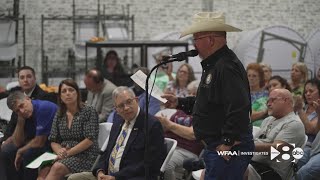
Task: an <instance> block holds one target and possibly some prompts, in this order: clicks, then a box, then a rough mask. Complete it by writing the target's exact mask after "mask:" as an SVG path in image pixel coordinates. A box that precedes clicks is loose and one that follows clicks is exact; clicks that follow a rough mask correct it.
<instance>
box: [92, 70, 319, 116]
mask: <svg viewBox="0 0 320 180" xmlns="http://www.w3.org/2000/svg"><path fill="white" fill-rule="evenodd" d="M89 72H90V71H89ZM87 74H88V73H87ZM181 74H186V73H181ZM248 76H249V75H248ZM89 79H93V78H92V77H90V76H89ZM270 82H271V80H270ZM270 84H271V83H270ZM306 85H307V84H306ZM269 86H271V85H269ZM270 89H271V88H270ZM317 92H319V91H317ZM309 94H310V93H309ZM315 94H317V93H315ZM111 104H112V103H111ZM300 114H301V112H300V113H299V115H300Z"/></svg>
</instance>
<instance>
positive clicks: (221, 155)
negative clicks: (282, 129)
mask: <svg viewBox="0 0 320 180" xmlns="http://www.w3.org/2000/svg"><path fill="white" fill-rule="evenodd" d="M235 31H241V30H240V29H238V28H235V27H233V26H231V25H228V24H226V23H225V17H224V15H223V13H221V12H201V13H197V14H195V16H194V18H193V23H192V25H191V26H189V27H188V28H186V29H185V30H184V31H182V33H181V37H183V36H186V35H189V34H192V35H193V39H194V46H195V48H196V50H198V52H199V56H200V57H201V58H202V59H203V60H202V62H201V65H202V68H203V72H202V77H201V82H200V85H199V88H198V93H197V96H196V97H188V98H176V97H174V96H172V95H168V94H165V95H163V97H164V98H166V99H167V100H168V102H167V103H166V105H167V106H168V107H176V108H178V109H182V110H184V111H186V112H189V113H192V115H193V119H194V120H193V130H194V133H195V136H196V138H197V140H199V141H201V142H202V143H203V144H204V145H205V147H206V148H205V152H204V155H203V157H204V162H205V165H206V170H205V180H209V179H210V180H212V179H239V180H240V179H243V174H244V172H245V170H246V169H247V166H248V164H249V162H250V160H251V156H245V155H238V154H239V152H252V151H253V150H254V144H253V138H252V126H251V121H250V113H251V102H250V90H249V83H248V79H247V73H246V71H245V69H244V67H243V65H242V63H241V62H240V60H239V59H238V57H237V56H236V55H235V54H234V53H233V51H232V50H230V49H229V48H228V46H227V41H226V32H235Z"/></svg>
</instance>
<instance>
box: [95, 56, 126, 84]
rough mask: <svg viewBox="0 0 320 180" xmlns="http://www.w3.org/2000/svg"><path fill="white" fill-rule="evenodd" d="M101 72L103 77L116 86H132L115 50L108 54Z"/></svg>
mask: <svg viewBox="0 0 320 180" xmlns="http://www.w3.org/2000/svg"><path fill="white" fill-rule="evenodd" d="M101 71H102V74H103V77H104V78H105V79H108V80H109V81H111V82H112V83H113V84H115V85H116V86H130V85H131V84H132V81H131V79H130V77H129V75H128V74H127V73H126V72H125V70H124V68H123V66H122V64H121V62H120V58H119V56H118V53H117V52H116V51H115V50H110V51H108V52H107V54H106V56H105V58H104V62H103V68H102V69H101Z"/></svg>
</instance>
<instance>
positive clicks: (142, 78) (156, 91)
mask: <svg viewBox="0 0 320 180" xmlns="http://www.w3.org/2000/svg"><path fill="white" fill-rule="evenodd" d="M130 78H131V79H132V80H133V81H134V82H135V83H136V84H138V85H139V86H140V87H141V88H142V89H144V90H146V89H145V86H146V79H147V75H145V74H144V73H143V72H142V71H141V70H139V71H137V72H136V73H134V74H133V75H132V76H131V77H130ZM152 83H153V81H152V80H151V79H149V83H148V91H149V94H150V91H151V88H152ZM151 95H152V96H153V97H155V98H157V99H158V100H159V101H161V102H163V103H166V102H167V100H166V99H164V98H162V97H161V96H162V95H163V92H162V91H161V89H160V88H159V87H158V86H156V85H154V86H153V89H152V92H151Z"/></svg>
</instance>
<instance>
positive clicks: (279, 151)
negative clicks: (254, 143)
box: [270, 144, 304, 162]
mask: <svg viewBox="0 0 320 180" xmlns="http://www.w3.org/2000/svg"><path fill="white" fill-rule="evenodd" d="M303 154H304V152H303V150H302V149H301V148H299V147H297V148H296V145H295V144H289V145H284V144H277V147H276V148H274V147H272V146H271V150H270V159H271V160H273V159H275V158H276V162H282V161H288V160H291V162H295V161H296V159H301V158H302V156H303Z"/></svg>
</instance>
